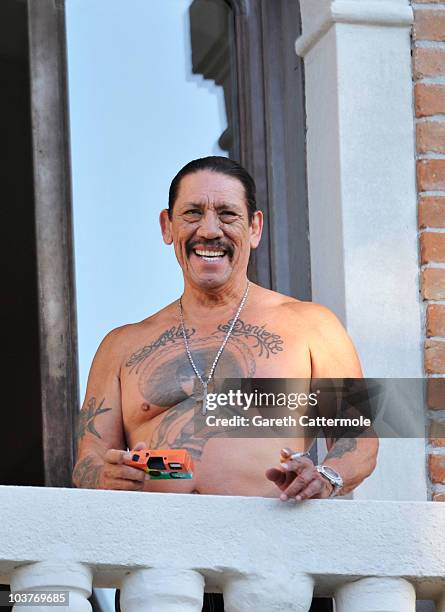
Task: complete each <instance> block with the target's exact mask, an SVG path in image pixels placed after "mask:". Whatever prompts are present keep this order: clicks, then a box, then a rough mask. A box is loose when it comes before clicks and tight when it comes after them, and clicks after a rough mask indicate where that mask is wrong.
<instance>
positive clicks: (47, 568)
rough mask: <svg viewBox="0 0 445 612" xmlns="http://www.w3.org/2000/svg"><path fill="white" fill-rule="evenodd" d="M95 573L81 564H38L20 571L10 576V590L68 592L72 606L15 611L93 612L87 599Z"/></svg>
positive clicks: (26, 608) (28, 608) (22, 568)
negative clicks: (58, 611)
mask: <svg viewBox="0 0 445 612" xmlns="http://www.w3.org/2000/svg"><path fill="white" fill-rule="evenodd" d="M92 580H93V577H92V572H91V570H90V568H89V567H88V566H86V565H83V564H81V563H64V562H63V561H59V562H39V563H30V564H28V565H23V566H21V567H19V568H17V569H16V570H15V571H14V572H13V573H12V575H11V591H20V592H25V593H26V592H27V593H30V592H33V591H68V592H69V605H67V606H65V607H63V608H59V607H55V606H44V605H41V606H40V605H32V606H27V605H20V606H18V605H15V606H14V608H13V611H14V612H54V609H56V610H58V609H60V610H62V609H63V610H70V612H91V605H90V602H89V601H88V597H90V595H91V591H92Z"/></svg>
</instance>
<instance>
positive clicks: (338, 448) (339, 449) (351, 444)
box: [326, 438, 357, 459]
mask: <svg viewBox="0 0 445 612" xmlns="http://www.w3.org/2000/svg"><path fill="white" fill-rule="evenodd" d="M356 448H357V440H356V439H355V438H340V440H337V441H336V442H335V444H334V446H333V447H332V448H331V450H330V451H329V453H328V454H327V455H326V459H334V458H338V457H343V455H344V454H345V453H352V451H354V450H355V449H356Z"/></svg>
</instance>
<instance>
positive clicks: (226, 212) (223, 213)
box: [219, 210, 236, 219]
mask: <svg viewBox="0 0 445 612" xmlns="http://www.w3.org/2000/svg"><path fill="white" fill-rule="evenodd" d="M219 214H220V216H221V217H225V218H227V219H230V218H234V217H236V213H234V212H233V211H231V210H222V211H221V212H220V213H219Z"/></svg>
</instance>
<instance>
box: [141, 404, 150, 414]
mask: <svg viewBox="0 0 445 612" xmlns="http://www.w3.org/2000/svg"><path fill="white" fill-rule="evenodd" d="M141 410H142V411H143V412H147V411H148V410H150V404H147V403H146V402H144V403H143V404H142V406H141Z"/></svg>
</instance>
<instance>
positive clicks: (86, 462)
mask: <svg viewBox="0 0 445 612" xmlns="http://www.w3.org/2000/svg"><path fill="white" fill-rule="evenodd" d="M102 467H103V466H102V465H98V464H96V463H94V459H93V457H91V456H90V455H87V456H86V457H85V458H84V459H81V460H80V461H79V462H78V463H77V464H76V467H75V468H74V471H73V482H74V484H75V485H76V486H77V487H81V488H83V489H98V488H99V478H100V473H101V470H102Z"/></svg>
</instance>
